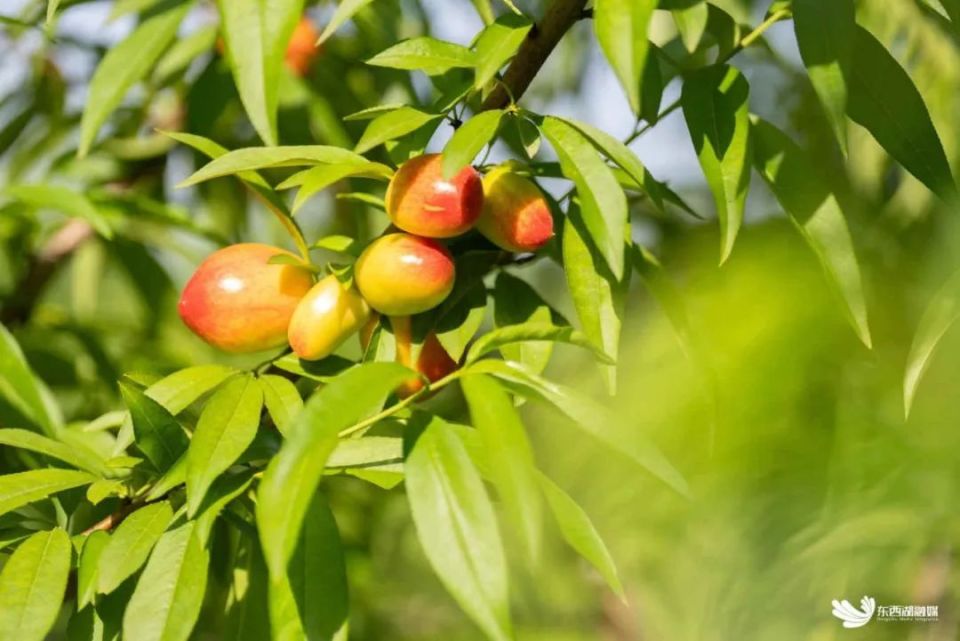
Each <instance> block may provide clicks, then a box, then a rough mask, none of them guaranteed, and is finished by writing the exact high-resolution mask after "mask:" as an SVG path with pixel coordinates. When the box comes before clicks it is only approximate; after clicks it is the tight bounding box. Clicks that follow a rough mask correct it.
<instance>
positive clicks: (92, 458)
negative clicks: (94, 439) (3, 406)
mask: <svg viewBox="0 0 960 641" xmlns="http://www.w3.org/2000/svg"><path fill="white" fill-rule="evenodd" d="M0 445H9V446H10V447H16V448H19V449H22V450H29V451H31V452H36V453H38V454H43V455H44V456H49V457H51V458H55V459H58V460H60V461H63V462H64V463H67V464H69V465H72V466H74V467H77V468H80V469H81V470H85V471H87V472H90V473H91V474H103V473H104V471H105V465H104V462H103V461H102V460H101V459H100V457H98V456H97V455H96V454H95V453H94V452H93V451H92V450H90V449H87V448H86V447H84V446H83V445H81V444H79V443H74V444H70V445H67V444H66V443H62V442H60V441H55V440H53V439H52V438H48V437H46V436H41V435H40V434H37V433H36V432H30V431H27V430H21V429H17V428H12V427H11V428H6V429H0Z"/></svg>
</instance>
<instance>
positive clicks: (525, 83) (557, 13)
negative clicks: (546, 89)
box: [482, 0, 587, 111]
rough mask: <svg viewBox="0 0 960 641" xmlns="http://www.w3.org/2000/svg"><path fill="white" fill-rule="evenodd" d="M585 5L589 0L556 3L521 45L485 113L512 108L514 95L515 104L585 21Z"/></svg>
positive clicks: (484, 106) (554, 1) (491, 95)
mask: <svg viewBox="0 0 960 641" xmlns="http://www.w3.org/2000/svg"><path fill="white" fill-rule="evenodd" d="M586 4H587V0H553V2H552V3H551V4H550V6H549V8H547V12H546V13H545V14H544V16H543V19H542V20H541V21H540V22H539V23H538V24H535V25H534V26H533V28H532V29H530V32H529V33H528V34H527V37H526V39H525V40H524V41H523V44H521V45H520V49H519V51H517V56H516V57H515V58H514V59H513V62H512V63H510V66H509V67H507V71H506V72H505V73H504V74H503V83H500V84H497V86H496V88H494V90H493V91H492V92H491V93H490V95H489V96H488V97H487V99H486V101H484V103H483V107H482V110H483V111H487V110H489V109H503V108H504V107H506V106H507V105H508V104H510V100H511V95H512V96H513V99H514V100H519V99H520V96H522V95H523V92H525V91H526V90H527V87H529V86H530V83H531V82H532V81H533V79H534V78H535V77H536V75H537V72H538V71H540V67H542V66H543V63H545V62H546V61H547V58H548V57H549V56H550V53H551V52H552V51H553V49H554V47H556V46H557V43H558V42H560V38H562V37H563V34H565V33H566V32H567V31H568V30H569V29H570V27H572V26H573V25H574V24H575V23H576V22H577V21H578V20H581V19H582V18H583V12H584V9H585V7H586ZM504 85H506V86H504Z"/></svg>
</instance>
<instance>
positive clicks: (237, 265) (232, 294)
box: [179, 243, 313, 352]
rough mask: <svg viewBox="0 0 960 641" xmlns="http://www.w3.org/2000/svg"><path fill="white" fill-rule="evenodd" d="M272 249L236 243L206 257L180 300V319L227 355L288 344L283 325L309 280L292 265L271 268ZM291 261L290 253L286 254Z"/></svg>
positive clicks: (308, 273)
mask: <svg viewBox="0 0 960 641" xmlns="http://www.w3.org/2000/svg"><path fill="white" fill-rule="evenodd" d="M277 254H289V252H286V251H284V250H282V249H279V248H277V247H271V246H270V245H261V244H259V243H241V244H239V245H231V246H229V247H225V248H223V249H220V250H218V251H216V252H214V253H213V254H211V255H210V256H208V257H207V258H206V260H204V261H203V262H202V263H200V266H199V267H198V268H197V271H195V272H194V273H193V276H191V277H190V280H189V281H188V282H187V285H186V287H184V288H183V293H182V294H181V295H180V304H179V311H180V318H182V319H183V322H184V323H186V325H187V327H189V328H190V329H191V330H193V332H194V333H195V334H196V335H197V336H199V337H200V338H202V339H203V340H205V341H206V342H208V343H210V344H211V345H213V346H215V347H219V348H220V349H222V350H225V351H228V352H257V351H260V350H265V349H270V348H273V347H279V346H280V345H283V344H284V343H286V341H287V325H288V324H289V323H290V317H291V316H292V315H293V311H294V309H295V308H296V307H297V304H298V303H299V302H300V299H301V298H303V296H304V295H305V294H306V293H307V291H309V289H310V288H311V287H312V286H313V276H312V275H311V274H310V272H309V271H307V270H306V269H301V268H300V267H296V266H294V265H271V264H269V263H268V262H267V261H268V260H269V259H270V258H271V257H272V256H276V255H277ZM290 255H291V256H292V254H290Z"/></svg>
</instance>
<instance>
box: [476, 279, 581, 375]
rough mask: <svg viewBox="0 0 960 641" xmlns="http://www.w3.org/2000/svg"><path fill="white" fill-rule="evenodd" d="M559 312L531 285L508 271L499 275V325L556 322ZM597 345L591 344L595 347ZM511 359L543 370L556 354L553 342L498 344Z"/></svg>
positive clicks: (496, 298) (496, 294)
mask: <svg viewBox="0 0 960 641" xmlns="http://www.w3.org/2000/svg"><path fill="white" fill-rule="evenodd" d="M554 315H555V312H554V311H553V310H552V309H551V308H550V306H549V305H548V304H547V303H546V302H545V301H544V300H543V298H541V297H540V294H538V293H537V292H536V291H534V289H533V288H532V287H530V285H528V284H527V283H526V282H524V281H522V280H520V279H519V278H517V277H516V276H512V275H510V274H508V273H507V272H505V271H501V272H500V273H499V274H497V280H496V282H495V283H494V287H493V324H494V325H495V326H496V327H497V328H502V327H508V326H511V325H522V324H525V323H536V324H541V325H545V324H550V325H552V324H553V318H554ZM592 347H593V346H592V345H591V348H592ZM498 349H499V350H500V353H501V354H503V357H504V358H505V359H507V360H509V361H517V362H518V363H522V364H523V365H524V366H526V367H528V368H529V369H530V371H532V372H537V373H538V374H539V373H540V372H542V371H543V370H544V369H546V367H547V363H548V362H549V361H550V354H552V353H553V343H552V342H551V341H536V342H527V341H524V342H521V343H504V344H502V345H500V346H498Z"/></svg>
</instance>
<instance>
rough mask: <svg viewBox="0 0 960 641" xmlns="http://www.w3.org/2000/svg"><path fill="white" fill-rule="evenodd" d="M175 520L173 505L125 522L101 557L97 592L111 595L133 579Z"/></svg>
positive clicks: (143, 511) (150, 507)
mask: <svg viewBox="0 0 960 641" xmlns="http://www.w3.org/2000/svg"><path fill="white" fill-rule="evenodd" d="M172 518H173V510H172V509H171V508H170V504H169V503H167V502H162V503H153V504H151V505H147V506H145V507H142V508H140V509H138V510H137V511H135V512H134V513H133V514H131V515H130V516H128V517H127V518H126V519H124V520H123V522H122V523H121V524H120V525H119V527H117V529H116V531H115V532H114V533H113V534H112V535H111V536H110V542H109V543H107V545H106V547H105V548H104V549H103V550H102V551H101V553H100V562H99V569H98V571H97V591H98V592H101V593H103V594H109V593H110V592H113V591H114V590H116V589H117V588H118V587H120V584H121V583H123V582H124V581H125V580H126V579H128V578H129V577H131V576H133V574H134V573H135V572H136V571H137V570H139V569H140V568H141V567H142V566H143V564H144V563H146V562H147V557H148V556H150V550H152V549H153V546H154V545H155V544H156V543H157V541H158V540H160V537H161V536H162V535H163V533H164V531H165V530H166V529H167V526H168V525H169V524H170V520H171V519H172Z"/></svg>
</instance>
